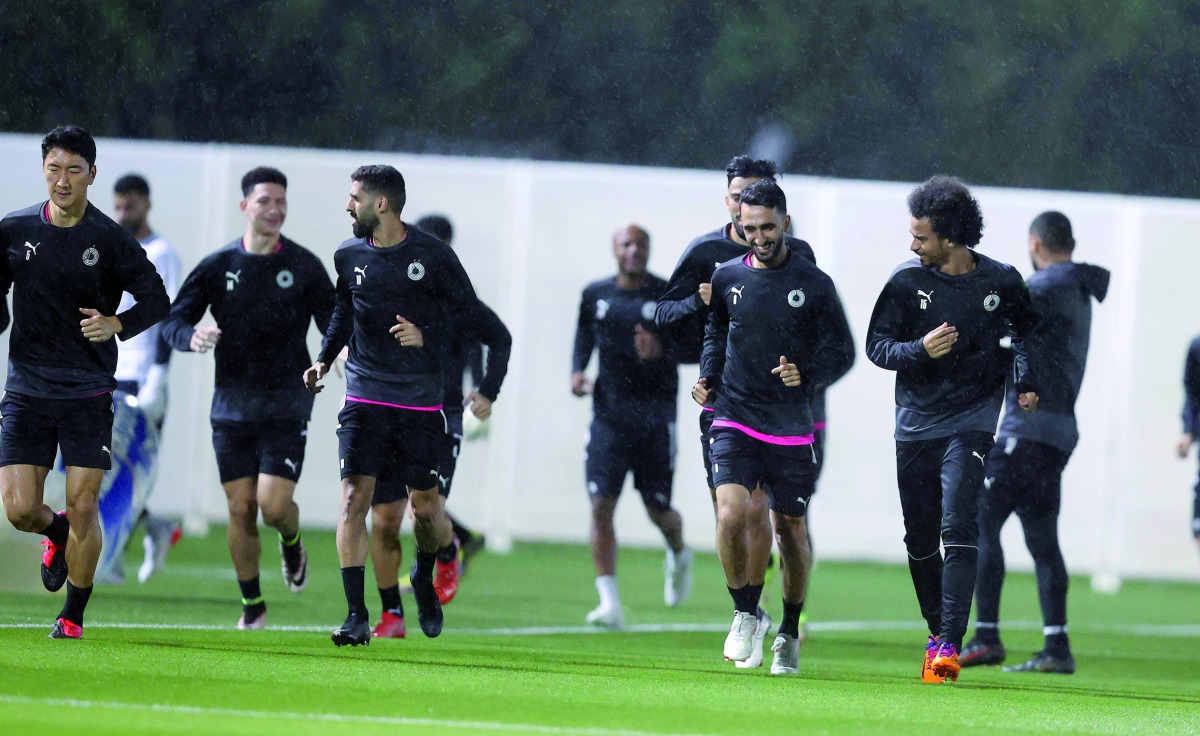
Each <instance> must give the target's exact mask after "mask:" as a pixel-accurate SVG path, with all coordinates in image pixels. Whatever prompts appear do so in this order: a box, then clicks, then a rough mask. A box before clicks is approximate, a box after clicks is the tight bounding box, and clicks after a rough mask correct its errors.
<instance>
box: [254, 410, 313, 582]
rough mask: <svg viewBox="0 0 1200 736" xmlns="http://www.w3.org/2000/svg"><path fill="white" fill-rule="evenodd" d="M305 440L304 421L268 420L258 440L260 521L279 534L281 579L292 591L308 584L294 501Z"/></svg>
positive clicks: (297, 508)
mask: <svg viewBox="0 0 1200 736" xmlns="http://www.w3.org/2000/svg"><path fill="white" fill-rule="evenodd" d="M307 440H308V423H307V422H271V423H269V424H266V425H264V426H263V428H262V432H261V434H260V435H259V441H258V449H259V452H258V455H259V461H258V473H259V475H258V506H259V509H261V510H262V517H263V523H264V524H266V525H267V526H269V527H271V528H272V529H274V530H275V531H276V532H278V534H279V554H280V557H281V558H282V571H283V582H284V584H285V585H286V586H287V587H288V590H290V591H292V592H293V593H299V592H300V591H302V590H304V586H305V585H306V584H307V583H308V553H307V552H306V551H305V549H304V542H303V540H302V539H301V535H300V507H299V506H298V505H296V501H295V494H296V483H297V482H298V481H299V480H300V473H301V472H302V470H303V466H304V451H305V446H306V444H307Z"/></svg>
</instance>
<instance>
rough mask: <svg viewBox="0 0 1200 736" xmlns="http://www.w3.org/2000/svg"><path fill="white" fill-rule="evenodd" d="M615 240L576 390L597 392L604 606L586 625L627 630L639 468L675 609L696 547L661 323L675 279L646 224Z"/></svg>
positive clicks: (586, 323)
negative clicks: (625, 497) (628, 551)
mask: <svg viewBox="0 0 1200 736" xmlns="http://www.w3.org/2000/svg"><path fill="white" fill-rule="evenodd" d="M612 243H613V255H614V256H615V257H616V259H617V275H616V276H612V277H609V278H607V279H603V280H601V281H596V282H594V283H591V284H588V286H587V288H585V289H584V290H583V298H582V300H581V301H580V304H579V320H578V324H577V325H576V328H575V350H574V353H573V355H572V359H571V370H572V373H571V392H572V393H573V394H575V395H576V396H586V395H588V394H593V399H592V424H591V428H590V429H589V430H588V439H587V449H586V454H585V474H586V476H587V477H586V482H587V491H588V496H589V497H590V498H591V504H592V519H591V522H592V523H591V547H592V561H593V563H594V564H595V567H596V590H597V591H598V592H599V594H600V605H599V606H597V607H596V608H595V609H594V610H593V611H591V612H590V613H588V615H587V617H586V621H587V623H589V624H593V625H595V626H603V627H606V628H613V629H620V628H624V626H625V615H624V613H623V612H622V611H621V599H620V595H619V594H618V592H617V537H616V533H615V531H614V530H613V514H614V512H615V511H616V509H617V499H618V498H619V497H620V495H621V488H622V486H624V484H625V476H627V475H628V474H629V473H631V472H632V473H633V484H634V487H635V488H637V489H638V491H639V492H640V493H641V494H642V503H643V504H644V505H645V507H646V513H647V515H648V516H649V517H650V521H652V522H654V525H655V526H657V527H658V528H659V531H661V532H662V534H663V538H664V539H665V540H666V542H667V558H666V581H665V585H664V591H663V598H664V600H665V602H666V604H667V605H668V606H678V605H680V604H681V603H683V602H684V601H685V600H687V597H688V595H690V594H691V587H692V577H691V561H692V551H691V550H690V549H688V548H687V547H686V546H684V544H683V519H682V518H681V517H680V516H679V512H678V511H676V510H675V509H673V508H672V507H671V482H672V479H673V477H674V474H675V397H676V394H677V393H678V391H679V368H678V362H677V360H676V358H675V357H674V354H673V352H672V348H671V346H670V345H667V344H664V341H663V340H662V339H661V338H660V336H659V330H658V328H657V327H656V326H655V324H654V309H655V305H656V304H657V301H658V298H659V297H660V296H661V295H662V293H663V289H665V288H666V282H665V281H663V280H662V279H660V278H658V277H657V276H654V275H653V274H650V273H648V272H647V271H646V261H647V260H648V259H649V257H650V235H649V234H648V233H647V232H646V231H645V230H644V229H642V228H641V227H639V226H637V225H628V226H626V227H622V228H619V229H618V230H617V231H616V232H615V233H613V237H612ZM597 350H599V353H600V359H599V362H600V366H599V371H598V372H597V376H596V381H595V383H594V384H592V383H590V382H589V381H588V380H587V377H586V376H585V375H584V370H585V369H586V368H587V365H588V363H589V362H590V361H591V359H592V353H594V352H596V351H597Z"/></svg>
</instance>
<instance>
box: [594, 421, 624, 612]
mask: <svg viewBox="0 0 1200 736" xmlns="http://www.w3.org/2000/svg"><path fill="white" fill-rule="evenodd" d="M632 439H633V438H625V441H623V438H622V436H621V432H620V428H619V427H617V426H616V425H613V424H610V423H608V422H605V421H604V420H602V419H593V420H592V424H591V426H590V427H589V428H588V434H587V438H586V440H585V443H584V447H585V449H584V455H583V458H584V480H585V483H586V485H587V493H588V501H589V505H590V509H591V516H590V521H589V529H588V543H589V546H590V547H591V551H592V566H593V567H594V569H595V573H596V593H597V595H598V596H599V598H600V603H599V605H597V606H596V607H595V608H594V609H592V610H591V611H589V612H588V614H587V616H586V617H585V618H584V621H585V622H586V623H588V624H590V625H594V626H602V627H605V628H610V629H620V628H624V626H625V614H624V612H623V611H622V610H621V596H620V593H619V592H618V589H617V534H616V530H615V528H614V527H613V514H614V513H615V512H616V508H617V499H618V498H619V497H620V495H621V486H622V485H623V484H624V482H625V476H626V475H627V474H628V472H629V470H630V468H629V465H628V463H627V454H628V452H627V450H628V444H627V443H628V442H630V441H632Z"/></svg>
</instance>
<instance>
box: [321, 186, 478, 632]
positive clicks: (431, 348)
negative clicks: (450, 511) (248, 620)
mask: <svg viewBox="0 0 1200 736" xmlns="http://www.w3.org/2000/svg"><path fill="white" fill-rule="evenodd" d="M350 180H351V184H350V199H349V201H348V202H347V204H346V211H347V212H349V214H350V217H351V220H352V221H353V223H354V225H353V229H354V238H353V239H351V240H348V241H346V242H345V243H343V244H342V246H341V247H340V248H339V249H338V251H337V253H336V254H334V265H335V268H336V270H337V289H336V300H335V308H334V314H333V319H332V320H331V321H330V325H329V329H328V330H327V331H326V333H325V340H324V342H323V343H322V345H321V354H320V356H319V357H318V359H317V361H316V362H315V363H313V365H312V367H310V368H309V369H308V370H306V371H304V383H305V386H307V387H308V389H309V390H310V391H312V392H313V393H317V392H319V391H321V390H322V388H323V387H322V386H320V385H318V381H320V380H321V379H322V378H323V377H324V376H325V374H326V372H328V369H329V366H330V365H332V364H333V361H334V360H335V359H336V358H337V356H338V353H340V352H341V350H342V348H343V347H344V346H346V345H347V344H348V345H349V347H350V351H349V355H348V357H347V360H346V404H345V406H344V407H343V408H342V411H341V413H340V414H339V415H338V444H339V455H340V456H341V476H342V504H341V506H342V513H341V514H340V516H339V518H338V528H337V546H338V559H339V561H340V563H341V567H342V587H343V589H344V591H345V594H346V604H347V608H348V613H347V616H346V620H345V621H344V622H343V623H342V625H341V626H340V627H339V628H337V629H336V630H334V632H333V634H332V639H333V643H334V644H335V645H337V646H344V645H346V644H350V645H355V646H357V645H359V644H370V642H371V627H370V623H369V618H370V614H369V613H368V611H367V604H366V597H365V595H364V585H365V582H364V577H365V569H366V558H367V524H366V520H367V512H368V511H369V510H370V508H371V499H372V496H373V495H374V493H375V486H376V480H377V479H378V478H379V477H381V476H382V477H385V478H387V477H391V478H393V479H394V480H396V481H398V482H402V483H404V485H405V486H407V488H408V495H409V499H410V503H411V504H412V513H413V528H414V529H413V530H414V533H415V536H416V538H417V554H416V561H415V562H414V565H413V569H412V572H411V573H410V575H409V578H410V579H411V581H412V585H413V594H414V595H415V596H416V599H417V619H418V621H419V622H420V625H421V630H422V631H423V632H424V633H425V635H426V636H429V637H434V636H437V635H439V634H440V633H441V632H442V606H441V603H440V602H439V601H438V596H437V591H436V590H435V589H434V584H433V572H434V566H435V562H436V561H437V560H441V561H442V562H445V563H453V562H454V560H455V558H456V557H457V555H458V549H457V547H456V546H455V545H454V533H453V530H452V529H451V526H450V520H449V519H447V518H446V514H445V499H444V498H442V496H441V494H440V493H439V483H438V470H439V468H440V463H441V459H442V457H443V454H444V448H445V445H446V442H447V438H446V429H447V427H446V418H445V415H444V414H443V413H442V408H443V401H444V399H445V382H444V380H443V369H444V366H445V363H446V355H447V353H448V351H449V347H450V344H451V340H452V339H453V338H454V333H455V331H456V329H457V326H456V325H457V323H456V320H457V318H460V317H464V316H466V315H469V314H470V313H471V310H473V309H474V308H475V305H476V304H477V303H478V301H479V299H478V297H476V295H475V289H474V288H473V287H472V286H471V280H470V279H469V278H467V274H466V271H464V270H463V267H462V264H461V263H459V261H458V257H457V256H456V255H455V254H454V251H452V250H451V249H450V247H449V246H447V245H446V244H445V243H443V242H441V241H440V240H438V239H437V238H434V237H432V236H431V235H428V234H426V233H424V232H422V231H420V230H418V229H416V228H409V227H408V226H407V225H405V223H404V222H403V221H402V220H401V219H400V214H401V211H402V210H403V209H404V201H405V196H406V193H405V186H404V177H403V176H401V175H400V172H399V171H397V170H396V169H394V168H392V167H391V166H362V167H359V168H358V169H356V170H355V171H354V173H353V174H351V176H350Z"/></svg>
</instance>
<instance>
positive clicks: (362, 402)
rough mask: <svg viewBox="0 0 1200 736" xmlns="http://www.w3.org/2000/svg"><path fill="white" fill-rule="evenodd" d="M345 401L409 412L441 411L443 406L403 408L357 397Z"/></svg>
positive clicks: (398, 405) (348, 397)
mask: <svg viewBox="0 0 1200 736" xmlns="http://www.w3.org/2000/svg"><path fill="white" fill-rule="evenodd" d="M346 401H356V402H358V403H360V404H374V405H375V406H390V407H391V408H393V409H408V410H409V411H441V410H442V407H443V406H444V404H438V405H437V406H405V405H404V404H389V403H387V402H386V401H371V400H370V399H360V398H358V397H357V396H350V395H347V396H346Z"/></svg>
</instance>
